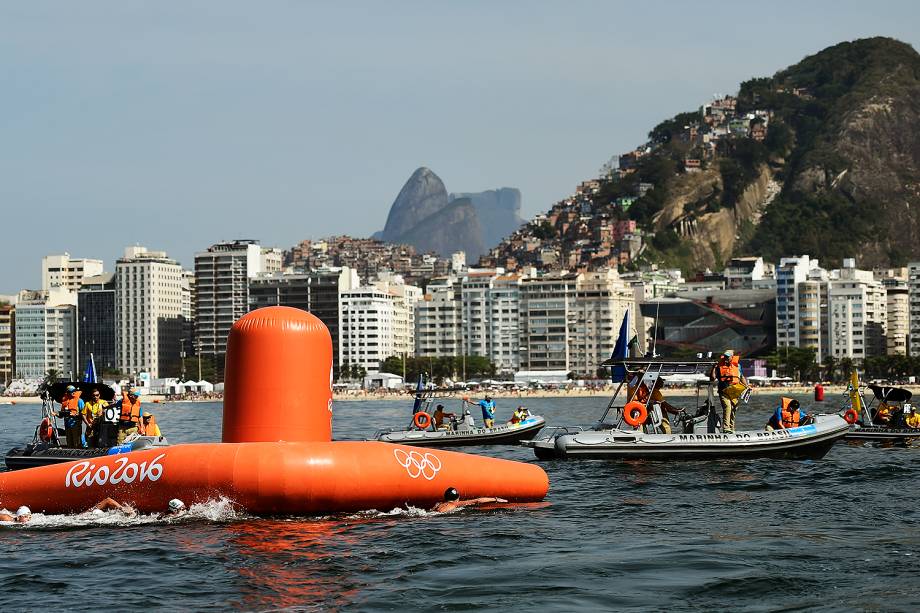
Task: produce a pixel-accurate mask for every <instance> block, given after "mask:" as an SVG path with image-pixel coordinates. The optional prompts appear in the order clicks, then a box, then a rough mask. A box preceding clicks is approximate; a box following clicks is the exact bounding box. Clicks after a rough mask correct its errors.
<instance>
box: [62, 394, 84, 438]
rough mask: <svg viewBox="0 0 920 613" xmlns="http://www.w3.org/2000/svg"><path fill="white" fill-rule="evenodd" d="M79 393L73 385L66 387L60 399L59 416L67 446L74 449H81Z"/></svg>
mask: <svg viewBox="0 0 920 613" xmlns="http://www.w3.org/2000/svg"><path fill="white" fill-rule="evenodd" d="M81 394H82V392H80V391H79V390H78V389H77V388H75V387H74V386H73V385H68V386H67V391H66V392H65V393H64V397H63V398H61V415H62V416H63V417H64V432H65V434H66V435H67V446H68V447H72V448H74V449H79V448H80V447H83V417H82V416H81V413H83V404H84V403H83V399H82V398H80V395H81Z"/></svg>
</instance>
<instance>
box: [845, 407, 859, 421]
mask: <svg viewBox="0 0 920 613" xmlns="http://www.w3.org/2000/svg"><path fill="white" fill-rule="evenodd" d="M843 419H844V421H846V422H847V423H848V424H855V423H856V420H857V419H859V413H857V412H856V410H855V409H847V412H846V413H844V414H843Z"/></svg>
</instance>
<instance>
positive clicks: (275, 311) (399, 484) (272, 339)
mask: <svg viewBox="0 0 920 613" xmlns="http://www.w3.org/2000/svg"><path fill="white" fill-rule="evenodd" d="M225 371H226V377H225V378H226V383H225V388H224V393H225V400H224V421H223V442H221V443H197V444H184V445H175V446H171V447H163V448H159V449H149V450H144V451H135V452H131V453H126V454H118V455H111V456H104V457H98V458H92V459H89V460H82V461H77V462H68V463H64V464H56V465H51V466H43V467H39V468H29V469H25V470H19V471H14V472H7V473H2V474H0V504H2V505H4V506H6V507H7V508H11V507H16V506H20V505H28V506H30V507H31V508H32V510H33V511H41V512H44V513H69V512H79V511H85V510H86V509H88V508H89V507H90V506H92V505H94V504H95V503H97V502H99V501H100V500H102V499H103V498H105V497H111V498H114V499H116V500H118V501H119V502H124V503H128V504H131V505H132V506H134V507H135V508H137V509H138V510H139V511H141V512H154V511H162V510H164V509H165V508H166V504H167V502H168V501H169V500H170V499H171V498H180V499H182V500H183V501H184V502H185V503H186V504H194V503H198V502H204V501H207V500H210V499H215V498H219V497H221V496H224V497H227V498H229V499H231V500H233V501H234V502H235V503H236V504H238V505H239V506H241V507H242V508H243V509H245V510H246V511H248V512H251V513H256V514H301V513H328V512H336V511H356V510H363V509H381V510H388V509H392V508H395V507H399V506H402V505H405V504H410V505H413V506H417V507H423V508H427V507H431V506H432V505H434V504H435V503H437V502H440V501H441V500H443V496H444V491H445V490H446V489H447V488H449V487H454V488H456V489H457V490H458V491H459V492H460V494H461V496H462V497H463V498H478V497H484V496H496V497H500V498H505V499H507V500H510V501H516V502H530V501H537V500H542V499H543V497H544V496H545V495H546V492H547V490H548V488H549V480H548V478H547V476H546V473H545V472H544V471H543V469H542V468H540V467H538V466H535V465H531V464H524V463H521V462H512V461H510V460H501V459H497V458H489V457H482V456H474V455H468V454H463V453H456V452H450V451H440V450H427V449H417V448H413V447H406V446H401V445H392V444H389V443H380V442H364V441H360V442H359V441H353V442H347V441H340V442H332V441H331V434H332V387H331V380H332V379H331V378H332V341H331V338H330V336H329V331H328V330H327V329H326V327H325V326H324V325H323V324H322V322H320V320H319V319H317V318H316V317H315V316H314V315H312V314H310V313H307V312H305V311H301V310H299V309H294V308H290V307H267V308H263V309H258V310H256V311H253V312H251V313H248V314H247V315H245V316H244V317H242V318H241V319H240V320H239V321H237V322H236V323H235V324H234V326H233V329H232V330H231V332H230V338H229V340H228V345H227V358H226V369H225Z"/></svg>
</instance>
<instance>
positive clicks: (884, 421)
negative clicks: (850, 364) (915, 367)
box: [843, 372, 920, 445]
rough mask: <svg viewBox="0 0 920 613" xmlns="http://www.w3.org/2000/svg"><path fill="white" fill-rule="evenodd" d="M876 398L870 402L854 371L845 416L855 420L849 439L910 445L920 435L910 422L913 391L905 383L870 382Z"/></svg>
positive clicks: (870, 387) (869, 387) (919, 431)
mask: <svg viewBox="0 0 920 613" xmlns="http://www.w3.org/2000/svg"><path fill="white" fill-rule="evenodd" d="M867 387H868V389H869V390H871V391H872V396H873V398H872V399H871V400H870V401H869V402H868V403H867V402H866V401H865V399H864V398H863V395H862V391H861V389H860V386H859V376H858V375H857V374H856V373H855V372H854V373H853V376H852V378H851V380H850V385H849V387H848V389H847V392H848V393H847V396H848V399H849V400H848V403H847V406H845V407H844V412H843V415H844V419H846V420H847V421H848V422H850V423H852V424H853V425H852V427H851V428H850V431H849V432H847V434H846V436H845V437H844V440H845V441H852V442H864V443H878V444H880V445H909V444H911V443H912V442H913V441H914V440H916V439H918V438H920V430H917V429H914V428H910V427H909V426H908V425H907V422H906V418H907V415H909V414H910V413H911V411H912V410H914V409H913V407H912V406H911V404H910V399H911V396H912V395H913V394H911V392H910V391H909V390H906V389H904V388H901V387H891V386H886V385H872V384H869V385H868V386H867Z"/></svg>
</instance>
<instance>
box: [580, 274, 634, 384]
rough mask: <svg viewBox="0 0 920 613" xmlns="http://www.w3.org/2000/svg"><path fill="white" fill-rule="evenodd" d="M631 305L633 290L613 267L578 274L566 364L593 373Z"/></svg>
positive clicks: (610, 350) (607, 353) (605, 356)
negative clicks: (567, 362)
mask: <svg viewBox="0 0 920 613" xmlns="http://www.w3.org/2000/svg"><path fill="white" fill-rule="evenodd" d="M634 307H635V295H634V290H633V289H632V288H631V287H628V286H627V285H626V284H625V283H623V282H622V281H621V280H620V276H619V275H618V274H617V271H616V270H602V271H596V272H587V273H583V274H581V275H579V278H578V280H577V282H576V288H575V326H574V329H572V330H571V332H572V334H571V336H570V340H569V357H570V360H569V368H570V369H571V370H573V371H575V372H577V373H580V374H582V375H585V376H593V375H594V374H595V373H596V372H597V369H598V366H600V364H601V363H602V362H603V361H604V360H606V359H608V358H609V357H610V356H611V355H613V347H614V345H616V341H617V335H618V334H619V331H620V324H621V323H622V321H623V317H624V316H625V315H626V311H627V310H628V309H630V308H633V309H634ZM634 312H638V310H637V309H634ZM640 342H641V339H640Z"/></svg>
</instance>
